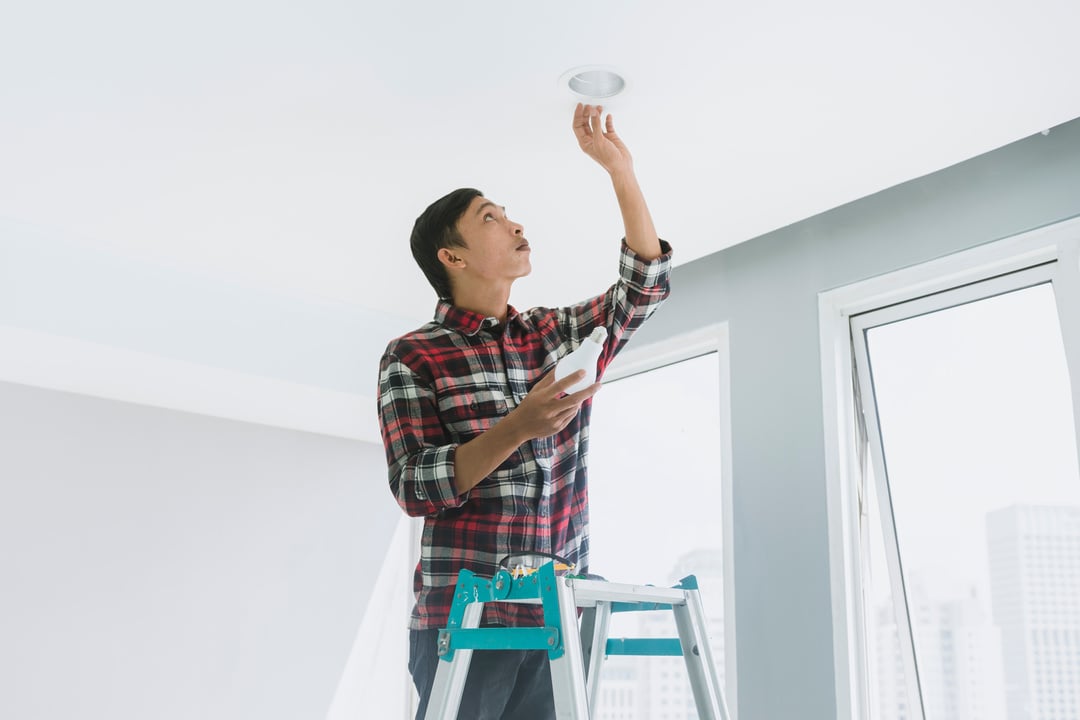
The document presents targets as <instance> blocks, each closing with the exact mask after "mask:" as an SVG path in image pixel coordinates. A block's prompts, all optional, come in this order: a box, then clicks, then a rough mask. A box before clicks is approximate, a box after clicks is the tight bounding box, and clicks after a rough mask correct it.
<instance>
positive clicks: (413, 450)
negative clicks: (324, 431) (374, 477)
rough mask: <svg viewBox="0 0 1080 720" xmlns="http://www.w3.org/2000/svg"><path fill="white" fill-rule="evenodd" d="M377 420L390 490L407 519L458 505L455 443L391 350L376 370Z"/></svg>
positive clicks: (431, 399)
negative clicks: (378, 421)
mask: <svg viewBox="0 0 1080 720" xmlns="http://www.w3.org/2000/svg"><path fill="white" fill-rule="evenodd" d="M379 419H380V426H381V429H382V436H383V446H384V447H385V448H386V460H387V464H388V466H389V467H388V470H389V477H390V489H391V490H392V492H393V493H394V497H395V498H396V499H397V502H398V504H399V505H400V506H401V508H402V510H404V511H405V512H406V513H407V514H408V515H411V516H413V517H420V516H424V515H434V514H436V513H438V512H441V511H443V510H447V509H450V508H455V507H459V506H461V505H462V504H463V503H464V502H465V501H466V500H467V499H468V493H466V494H463V495H460V496H459V495H457V493H456V491H455V489H454V458H455V455H456V453H457V448H458V445H457V443H453V442H448V441H447V438H446V435H445V432H444V430H443V427H442V424H441V422H440V421H439V414H438V412H437V410H436V405H435V393H434V392H433V391H432V390H431V388H429V387H427V386H426V385H425V384H424V383H422V382H420V381H419V379H418V378H417V377H416V375H415V374H414V373H413V372H412V370H410V369H409V368H408V367H407V366H406V365H405V364H404V363H402V362H401V360H399V359H398V358H397V356H396V355H395V354H393V353H392V352H389V351H388V352H387V353H386V354H384V355H383V358H382V362H381V363H380V369H379Z"/></svg>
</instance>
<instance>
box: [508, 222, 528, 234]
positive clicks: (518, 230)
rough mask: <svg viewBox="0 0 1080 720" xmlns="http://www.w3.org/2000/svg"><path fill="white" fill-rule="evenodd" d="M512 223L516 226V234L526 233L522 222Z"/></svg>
mask: <svg viewBox="0 0 1080 720" xmlns="http://www.w3.org/2000/svg"><path fill="white" fill-rule="evenodd" d="M510 225H511V226H512V227H513V228H514V234H515V235H524V234H525V226H524V225H522V224H521V223H510Z"/></svg>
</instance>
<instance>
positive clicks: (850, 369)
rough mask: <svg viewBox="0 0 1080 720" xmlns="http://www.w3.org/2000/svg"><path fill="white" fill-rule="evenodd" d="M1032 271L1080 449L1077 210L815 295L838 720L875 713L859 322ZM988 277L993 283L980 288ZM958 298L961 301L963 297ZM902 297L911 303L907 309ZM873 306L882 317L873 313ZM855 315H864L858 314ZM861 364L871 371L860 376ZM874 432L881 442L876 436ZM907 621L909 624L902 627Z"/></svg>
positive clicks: (901, 607)
mask: <svg viewBox="0 0 1080 720" xmlns="http://www.w3.org/2000/svg"><path fill="white" fill-rule="evenodd" d="M1033 268H1041V269H1033ZM1023 273H1026V274H1023ZM1035 277H1042V278H1044V280H1042V281H1046V280H1049V281H1050V282H1051V283H1052V284H1053V288H1054V295H1055V300H1056V304H1057V310H1058V319H1059V323H1060V326H1061V332H1062V339H1063V341H1064V345H1065V354H1066V362H1067V367H1068V371H1069V376H1070V378H1071V380H1072V381H1071V385H1072V401H1073V413H1074V416H1075V417H1076V418H1077V423H1076V426H1077V435H1078V438H1077V446H1078V449H1080V216H1076V217H1073V218H1070V219H1067V220H1063V221H1061V222H1058V223H1055V224H1053V225H1048V226H1045V227H1041V228H1038V229H1035V230H1031V231H1028V232H1025V233H1021V234H1018V235H1015V236H1012V237H1008V238H1005V239H1002V240H997V241H993V242H989V243H987V244H985V245H980V246H978V247H975V248H972V249H970V250H965V251H961V252H958V253H955V254H952V255H948V256H946V257H942V258H938V259H936V260H931V261H929V262H925V263H921V264H919V265H916V266H912V267H908V268H904V269H901V270H897V271H895V272H890V273H886V274H884V275H881V276H878V277H874V278H870V279H868V280H864V281H861V282H857V283H853V284H851V285H847V286H844V287H841V288H837V289H834V290H829V291H825V292H822V293H820V294H819V295H818V317H819V339H820V347H821V380H822V402H823V419H824V428H823V429H824V442H825V476H826V502H827V507H828V527H829V557H830V587H831V597H832V617H833V658H834V669H835V678H836V706H837V716H838V717H845V718H869V717H871V710H870V697H869V668H868V658H867V655H866V648H867V637H866V631H867V627H866V619H867V608H866V607H865V606H864V602H863V599H864V598H865V593H864V582H863V554H864V549H863V548H864V545H865V539H866V538H865V526H864V524H862V523H861V522H860V519H861V518H860V513H865V512H866V508H865V507H860V487H861V483H862V480H863V476H864V470H863V469H864V468H865V467H866V466H865V463H866V462H868V461H871V462H874V464H875V475H877V476H878V479H877V482H878V484H879V486H880V485H882V484H884V483H885V482H886V476H885V475H884V465H883V461H882V459H881V452H880V449H875V448H874V445H875V443H874V442H870V440H873V438H874V434H875V433H876V432H877V418H876V415H875V416H874V417H873V418H871V417H870V415H871V413H866V412H864V410H863V408H864V407H866V404H865V402H862V400H863V398H862V397H861V396H862V394H863V393H870V392H872V388H871V385H870V378H869V375H868V373H865V363H862V364H861V366H860V367H857V364H856V362H855V357H856V354H857V353H859V352H860V349H861V350H862V351H865V346H864V345H863V346H862V347H861V348H860V340H861V341H862V342H863V343H865V335H863V337H862V338H859V337H858V336H859V335H860V334H861V333H860V330H859V329H858V328H859V327H861V323H864V322H867V321H872V320H873V319H874V318H875V317H876V319H878V320H880V319H882V318H888V317H891V318H892V320H891V321H895V320H897V319H900V318H901V317H910V316H912V315H915V314H921V313H919V312H911V311H912V310H913V309H921V310H922V311H925V312H931V311H932V309H939V308H935V304H936V303H941V302H942V301H943V300H946V299H948V300H953V302H947V303H946V304H944V305H942V307H947V306H954V305H956V304H961V303H962V302H970V301H972V300H974V299H978V298H981V297H987V296H990V295H993V294H997V292H989V293H987V292H985V291H986V290H987V289H990V290H999V291H1001V292H1005V291H1007V290H1002V288H1007V287H1009V283H1010V282H1015V281H1017V280H1020V281H1021V282H1025V283H1027V285H1018V286H1016V287H1011V288H1010V289H1019V287H1024V286H1028V285H1031V284H1038V283H1032V282H1028V280H1031V279H1032V278H1035ZM984 282H985V283H988V284H986V285H981V286H979V285H976V283H984ZM935 296H936V297H935ZM958 299H959V300H960V302H956V300H958ZM902 303H912V304H911V305H908V306H906V308H900V307H899V306H900V305H901V304H902ZM870 313H878V314H877V315H876V316H871V315H870ZM858 316H863V318H864V319H863V320H861V321H860V320H858V319H857V317H858ZM874 324H882V323H881V322H875V323H874ZM860 371H863V374H864V377H861V378H860V377H859V373H860ZM877 438H878V442H879V441H880V435H879V434H878V435H877ZM879 447H880V446H879ZM867 449H869V451H870V453H869V457H867V454H866V450H867ZM875 455H876V457H875ZM878 497H879V499H882V500H883V502H882V506H881V512H882V517H883V527H884V529H885V536H886V550H887V555H888V556H889V557H888V561H889V565H890V577H891V578H893V579H894V584H893V587H894V589H895V588H897V587H899V586H898V585H897V584H896V581H897V580H899V581H900V582H902V578H900V577H899V556H898V553H896V551H895V528H894V527H893V525H892V519H891V506H889V507H886V506H885V502H887V497H888V494H887V493H882V492H881V490H880V487H879V494H878ZM886 511H888V518H887V520H888V522H887V523H886ZM890 531H891V533H890ZM890 534H891V535H892V537H891V543H890V537H889V536H890ZM894 596H895V590H894ZM894 599H895V602H896V608H897V614H898V627H899V629H900V635H901V647H902V650H903V652H904V655H905V657H904V658H903V660H904V664H905V667H906V669H907V671H908V674H909V676H910V677H916V678H917V674H914V673H915V671H916V663H915V657H914V650H913V642H912V640H911V628H910V624H909V623H908V622H907V617H908V616H907V600H906V597H905V596H904V593H902V592H901V593H900V597H898V598H894ZM901 611H902V612H901ZM901 620H902V622H903V624H899V623H900V621H901ZM905 630H906V633H905ZM905 635H906V637H905ZM909 707H911V708H915V707H919V708H921V707H922V700H921V694H920V693H919V691H918V683H917V682H916V683H912V684H910V685H909Z"/></svg>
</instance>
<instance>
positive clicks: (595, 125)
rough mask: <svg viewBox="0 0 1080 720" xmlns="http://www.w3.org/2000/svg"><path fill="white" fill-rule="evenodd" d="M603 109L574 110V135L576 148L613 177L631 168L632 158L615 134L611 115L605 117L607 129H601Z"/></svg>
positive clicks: (600, 107)
mask: <svg viewBox="0 0 1080 720" xmlns="http://www.w3.org/2000/svg"><path fill="white" fill-rule="evenodd" d="M603 113H604V107H603V106H602V105H596V106H593V105H582V104H581V103H578V105H577V108H575V109H574V134H575V135H577V141H578V146H580V147H581V149H582V150H584V151H585V154H586V155H588V156H589V157H591V158H592V159H593V160H595V161H596V162H598V163H600V165H601V166H602V167H603V168H604V169H605V170H607V171H608V173H610V174H612V175H614V174H615V173H618V172H622V171H626V170H630V169H632V168H633V158H631V157H630V151H629V150H628V149H627V147H626V145H625V144H624V143H623V141H622V140H621V139H620V138H619V136H618V135H617V134H615V123H614V121H613V120H612V119H611V114H610V113H609V114H608V116H607V128H606V129H605V128H604V127H602V122H601V118H602V117H603Z"/></svg>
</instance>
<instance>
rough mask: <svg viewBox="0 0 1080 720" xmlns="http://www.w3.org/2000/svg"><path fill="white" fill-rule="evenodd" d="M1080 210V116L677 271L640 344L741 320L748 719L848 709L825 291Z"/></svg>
mask: <svg viewBox="0 0 1080 720" xmlns="http://www.w3.org/2000/svg"><path fill="white" fill-rule="evenodd" d="M725 201H727V202H732V203H737V202H738V201H739V199H738V198H727V199H724V198H718V199H717V207H716V212H718V213H722V212H723V211H724V203H725ZM1077 214H1080V120H1078V121H1073V122H1070V123H1067V124H1065V125H1063V126H1060V127H1058V128H1054V129H1053V130H1052V131H1051V132H1050V134H1049V135H1048V136H1042V135H1036V136H1033V137H1031V138H1028V139H1025V140H1022V141H1020V142H1017V143H1014V144H1012V145H1009V146H1007V147H1004V148H1001V149H999V150H997V151H994V152H992V153H989V154H986V155H983V156H980V157H978V158H975V159H972V160H970V161H967V162H965V163H962V164H960V165H957V166H954V167H952V168H948V169H946V170H943V171H941V172H938V173H935V174H933V175H929V176H926V177H923V178H920V179H917V180H913V181H911V182H908V183H905V184H903V185H900V186H897V187H894V188H890V189H889V190H886V191H883V192H881V193H878V194H876V195H873V196H871V197H867V198H864V199H861V200H859V201H856V202H853V203H851V204H848V205H845V206H843V207H840V208H838V209H835V210H833V211H830V212H827V213H824V214H822V215H819V216H816V217H814V218H810V219H808V220H806V221H803V222H800V223H797V224H794V225H791V226H789V227H786V228H783V229H781V230H778V231H776V232H773V233H770V234H768V235H765V236H762V237H760V238H757V239H755V240H752V241H749V242H746V243H743V244H741V245H737V246H734V247H731V248H729V249H726V250H724V251H721V252H719V253H716V254H714V255H711V256H709V257H706V258H703V259H701V260H698V261H695V262H692V263H688V264H687V265H685V266H680V267H678V268H677V269H676V270H675V272H674V275H673V288H674V291H673V295H672V298H671V300H670V301H669V302H668V303H667V304H666V305H665V306H664V307H663V308H661V309H660V311H659V312H658V313H657V315H656V316H655V318H654V319H653V320H652V321H651V322H650V324H648V325H647V326H646V327H645V328H644V329H643V331H642V332H641V333H640V334H639V335H638V336H637V337H636V338H635V341H634V342H635V343H638V344H639V345H644V344H648V343H653V342H663V341H664V339H665V338H668V337H671V336H673V335H676V334H678V333H680V332H686V331H689V330H693V329H695V328H697V327H699V326H701V325H704V324H708V323H713V322H717V321H724V320H726V321H728V323H729V330H730V342H731V387H732V399H731V402H732V408H731V417H732V443H733V454H732V460H733V472H734V517H735V528H734V544H735V547H734V556H735V567H734V577H735V593H736V601H735V605H736V632H737V640H738V641H737V652H738V657H737V660H738V682H739V687H738V700H739V718H740V720H758V719H762V720H765V719H768V720H777V719H779V718H799V719H800V720H832V719H833V718H834V717H835V716H836V702H835V692H834V673H833V649H832V642H833V641H832V619H831V606H830V588H829V556H828V523H827V517H826V501H825V470H824V463H825V461H824V447H823V437H822V433H823V420H822V396H821V375H820V355H819V347H818V344H819V343H818V318H817V294H818V293H819V292H821V291H823V290H828V289H831V288H835V287H837V286H841V285H845V284H848V283H852V282H855V281H858V280H862V279H865V278H868V277H873V276H875V275H880V274H882V273H887V272H889V271H892V270H896V269H899V268H902V267H905V266H909V265H913V264H917V263H921V262H924V261H927V260H931V259H933V258H937V257H940V256H942V255H947V254H949V253H953V252H956V251H959V250H963V249H966V248H970V247H972V246H975V245H979V244H982V243H986V242H989V241H992V240H995V239H999V238H1003V237H1007V236H1010V235H1014V234H1017V233H1020V232H1023V231H1026V230H1029V229H1032V228H1035V227H1038V226H1041V225H1047V224H1051V223H1054V222H1057V221H1060V220H1064V219H1066V218H1069V217H1071V216H1074V215H1077ZM672 244H673V245H674V246H675V251H676V253H677V252H678V243H677V239H673V241H672Z"/></svg>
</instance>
